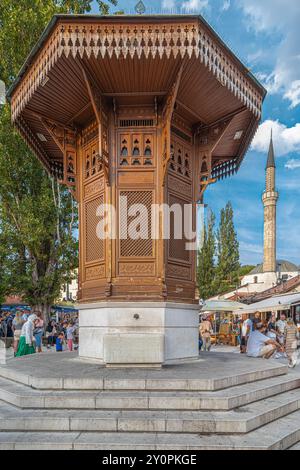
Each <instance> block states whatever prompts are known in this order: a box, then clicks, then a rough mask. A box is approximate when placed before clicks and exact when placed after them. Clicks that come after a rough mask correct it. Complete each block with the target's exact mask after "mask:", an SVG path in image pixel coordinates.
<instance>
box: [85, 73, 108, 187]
mask: <svg viewBox="0 0 300 470" xmlns="http://www.w3.org/2000/svg"><path fill="white" fill-rule="evenodd" d="M81 70H82V74H83V78H84V82H85V85H86V88H87V92H88V95H89V99H90V102H91V104H92V107H93V110H94V113H95V117H96V121H97V125H98V154H97V155H96V158H97V161H98V163H99V164H100V165H101V167H102V169H103V172H104V179H105V182H106V184H107V186H109V185H110V180H109V162H108V135H107V133H108V131H107V116H105V113H104V110H103V106H102V95H101V92H100V90H99V89H98V87H97V85H96V84H95V82H94V81H93V80H92V79H91V77H90V75H89V73H88V72H87V71H86V69H85V67H84V66H83V65H81ZM105 121H106V122H105Z"/></svg>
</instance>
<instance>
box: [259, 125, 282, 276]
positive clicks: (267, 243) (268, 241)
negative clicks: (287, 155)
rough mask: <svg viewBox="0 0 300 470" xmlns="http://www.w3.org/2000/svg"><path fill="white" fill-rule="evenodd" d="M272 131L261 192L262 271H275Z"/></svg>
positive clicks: (274, 191) (275, 201) (275, 200)
mask: <svg viewBox="0 0 300 470" xmlns="http://www.w3.org/2000/svg"><path fill="white" fill-rule="evenodd" d="M275 173H276V164H275V152H274V145H273V132H272V131H271V139H270V145H269V153H268V159H267V166H266V189H265V192H264V194H263V198H262V200H263V205H264V264H263V266H264V272H273V273H276V205H277V201H278V197H279V195H278V192H277V191H276V189H275V177H276V174H275Z"/></svg>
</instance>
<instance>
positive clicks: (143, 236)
mask: <svg viewBox="0 0 300 470" xmlns="http://www.w3.org/2000/svg"><path fill="white" fill-rule="evenodd" d="M120 197H124V198H127V207H128V212H129V211H130V208H132V206H134V205H136V204H142V205H143V206H144V207H145V210H146V211H147V219H146V218H145V221H146V223H145V224H141V226H140V229H139V228H138V229H137V230H138V231H139V232H140V238H138V239H132V238H130V233H128V229H129V228H130V224H131V223H132V222H133V221H134V220H135V219H136V217H137V216H138V212H137V213H136V215H134V216H128V218H127V217H124V214H120V234H122V233H123V234H126V233H127V234H128V238H127V239H123V240H120V256H121V257H143V258H144V257H145V258H147V257H152V256H153V240H152V239H151V229H152V226H151V205H152V202H153V192H152V191H121V192H120ZM127 219H128V220H127ZM125 224H127V225H125Z"/></svg>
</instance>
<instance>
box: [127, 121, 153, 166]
mask: <svg viewBox="0 0 300 470" xmlns="http://www.w3.org/2000/svg"><path fill="white" fill-rule="evenodd" d="M119 139H120V140H119V166H120V167H123V168H124V167H129V168H133V167H135V168H153V166H154V165H155V163H156V162H155V148H154V134H153V133H151V132H138V130H136V131H135V130H132V131H128V132H126V133H122V134H120V136H119Z"/></svg>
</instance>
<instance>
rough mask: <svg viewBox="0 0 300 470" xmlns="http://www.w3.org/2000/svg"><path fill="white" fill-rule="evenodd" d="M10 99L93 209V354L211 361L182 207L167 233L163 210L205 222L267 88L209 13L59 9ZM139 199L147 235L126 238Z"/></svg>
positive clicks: (84, 217) (87, 237) (83, 270)
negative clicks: (201, 210) (201, 337)
mask: <svg viewBox="0 0 300 470" xmlns="http://www.w3.org/2000/svg"><path fill="white" fill-rule="evenodd" d="M9 96H10V99H11V106H12V117H13V121H14V124H15V126H16V128H17V129H18V130H19V132H20V133H21V135H22V136H23V137H24V139H25V140H26V141H27V143H28V145H29V146H30V147H31V149H32V150H33V151H34V153H35V154H36V155H37V157H38V158H39V159H40V161H41V162H42V164H43V165H44V167H45V168H46V169H47V171H48V172H49V174H50V175H52V176H53V177H55V178H58V179H59V180H60V181H61V183H63V184H66V185H68V186H69V188H70V190H71V191H72V193H73V195H74V197H75V198H76V200H77V201H78V204H79V219H80V220H79V222H80V224H79V225H80V270H79V301H80V352H79V354H80V356H81V357H82V358H89V359H95V360H97V361H99V362H100V363H103V364H106V365H107V366H115V367H116V366H117V367H120V366H132V365H136V366H143V367H145V366H152V367H153V366H158V367H159V366H161V365H162V364H169V363H172V362H174V361H176V362H178V361H180V360H189V359H193V358H196V357H198V341H197V338H198V306H197V301H196V300H195V298H196V283H195V271H196V253H195V250H190V249H189V247H188V242H190V241H193V240H191V239H189V237H188V236H187V235H186V232H184V234H183V235H182V236H181V237H177V236H175V232H176V230H175V229H176V226H177V224H178V220H176V218H175V216H173V215H172V214H171V217H170V236H169V237H164V236H163V228H164V224H165V222H166V221H165V217H166V213H165V211H153V210H151V209H152V207H153V206H154V205H159V206H162V205H167V206H169V207H170V208H171V207H173V206H177V207H179V208H184V207H185V206H186V205H192V206H190V207H192V213H190V212H188V211H185V210H184V211H183V212H182V219H189V220H188V221H190V220H191V221H192V222H191V224H190V225H191V228H192V230H193V231H194V232H195V231H196V211H197V204H198V203H201V202H202V198H203V194H204V191H205V189H206V188H207V186H208V185H209V184H210V183H213V182H215V181H216V180H218V179H222V178H224V177H227V176H229V175H231V174H233V173H235V172H236V171H237V170H238V168H239V166H240V164H241V161H242V159H243V157H244V154H245V152H246V151H247V149H248V147H249V145H250V143H251V140H252V138H253V136H254V134H255V132H256V129H257V126H258V124H259V122H260V118H261V106H262V101H263V99H264V96H265V90H264V89H263V87H262V86H261V85H260V84H259V83H258V82H257V81H256V80H255V78H254V77H253V76H252V75H251V73H250V72H249V70H248V69H247V68H246V67H245V66H243V65H242V63H241V62H240V61H239V60H238V59H237V58H236V57H235V56H234V54H233V53H232V52H231V51H230V49H228V47H227V46H226V45H225V44H224V43H223V42H222V41H221V39H220V38H219V37H218V36H217V35H216V33H215V32H214V31H213V30H212V29H211V27H210V26H209V25H208V24H207V23H206V22H205V21H204V19H203V18H202V17H199V16H192V15H189V16H185V15H178V16H176V15H175V16H146V15H139V16H120V15H116V16H87V15H85V16H81V15H79V16H73V15H71V16H60V15H58V16H55V17H54V18H53V20H52V21H51V23H50V24H49V26H48V28H47V29H46V30H45V32H44V34H43V36H42V38H41V39H40V41H39V43H38V44H37V45H36V47H35V48H34V50H33V51H32V53H31V54H30V56H29V57H28V59H27V61H26V63H25V65H24V67H23V68H22V70H21V72H20V74H19V77H18V79H17V80H16V82H15V84H14V85H13V87H12V88H11V90H10V91H9ZM123 200H125V201H126V213H127V217H125V218H124V217H123V215H124V214H122V212H123V209H122V210H121V208H123ZM137 204H141V205H142V206H143V207H145V208H146V209H147V214H148V215H147V216H146V219H145V217H144V224H141V225H143V228H142V229H141V231H140V236H139V237H130V236H124V232H125V234H127V229H128V228H129V227H130V225H131V223H132V222H134V220H135V219H136V216H137V215H138V214H137V211H136V207H137V206H136V205H137ZM171 212H172V211H171ZM103 221H105V223H104V224H103ZM180 222H181V221H180ZM184 222H186V220H184ZM101 224H103V225H105V227H106V229H107V231H108V234H109V235H110V236H106V237H101V234H100V233H99V231H100V229H99V227H101ZM146 232H147V233H146ZM155 234H156V235H157V236H155Z"/></svg>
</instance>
